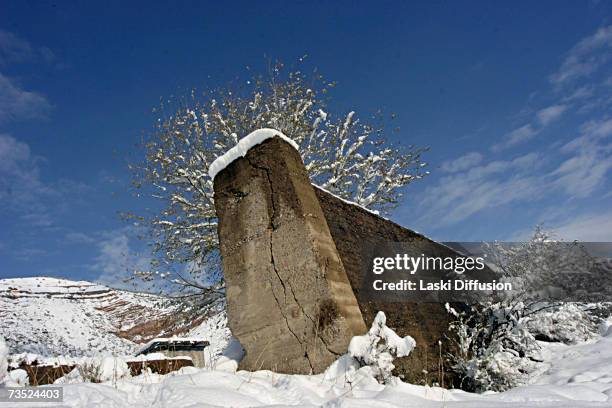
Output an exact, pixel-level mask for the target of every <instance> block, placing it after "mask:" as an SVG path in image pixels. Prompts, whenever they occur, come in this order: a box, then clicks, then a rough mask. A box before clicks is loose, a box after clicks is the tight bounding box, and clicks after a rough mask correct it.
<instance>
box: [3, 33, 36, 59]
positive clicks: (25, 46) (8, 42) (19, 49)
mask: <svg viewBox="0 0 612 408" xmlns="http://www.w3.org/2000/svg"><path fill="white" fill-rule="evenodd" d="M32 54H33V51H32V46H31V45H30V43H29V42H27V41H26V40H24V39H22V38H19V37H17V36H16V35H15V34H13V33H10V32H8V31H4V30H0V64H7V63H9V62H23V61H25V60H28V59H30V58H32Z"/></svg>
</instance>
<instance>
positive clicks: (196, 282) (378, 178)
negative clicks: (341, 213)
mask: <svg viewBox="0 0 612 408" xmlns="http://www.w3.org/2000/svg"><path fill="white" fill-rule="evenodd" d="M334 86H335V84H333V83H329V82H327V81H325V80H324V79H323V78H322V77H321V76H320V75H319V74H317V73H316V72H315V74H314V75H312V76H307V75H305V74H303V73H302V72H300V71H294V72H289V73H285V72H284V70H283V66H282V64H276V65H274V67H273V68H271V72H270V74H269V75H268V76H266V77H261V76H258V77H255V78H254V79H252V80H250V81H247V83H246V85H245V86H244V88H243V89H238V90H230V89H220V90H216V91H210V92H205V93H203V94H197V93H196V92H195V91H194V92H192V94H191V95H190V96H189V97H188V98H186V99H183V100H181V101H180V102H178V103H175V102H170V103H165V104H162V106H161V107H160V109H159V110H158V111H157V112H158V114H159V120H158V122H157V124H156V127H155V131H154V132H153V133H152V134H151V135H150V137H148V140H146V142H145V143H144V146H145V151H146V154H145V159H144V161H143V162H142V163H139V164H135V165H132V166H131V168H132V170H133V173H134V185H135V187H136V188H137V189H138V195H140V196H147V197H154V198H155V199H158V200H159V201H160V202H161V205H160V208H161V209H160V210H159V211H156V212H151V213H149V214H137V215H131V217H132V218H133V219H136V220H138V222H141V223H144V224H146V225H147V226H148V227H149V229H150V232H151V235H152V238H153V239H152V241H153V242H154V247H153V251H154V252H155V253H156V254H157V255H158V256H157V257H156V262H155V264H154V265H152V271H146V272H142V271H140V273H139V275H140V277H142V278H145V279H152V277H154V276H160V272H159V270H162V269H164V268H165V267H166V266H169V265H176V264H180V263H183V264H189V265H191V268H190V272H191V273H190V275H189V277H188V278H187V277H185V276H184V277H183V278H181V279H177V280H176V281H177V282H178V283H181V284H183V285H187V286H190V285H191V286H193V287H195V288H197V287H199V286H201V285H202V284H203V282H205V281H210V277H209V276H208V269H207V268H206V264H207V262H206V259H207V257H208V256H209V254H210V253H211V251H214V250H215V248H216V247H217V243H218V242H217V220H216V216H215V207H214V197H213V181H212V180H211V178H210V177H209V175H208V168H209V166H210V164H211V163H212V162H213V161H214V160H215V159H216V158H217V157H218V156H220V155H222V154H223V153H225V152H226V151H227V150H229V149H230V148H231V147H233V146H234V145H235V144H236V143H237V142H238V140H239V139H240V138H242V137H244V136H246V135H247V134H249V133H250V132H252V131H254V130H256V129H259V128H274V129H277V130H279V131H281V132H283V133H284V134H285V135H287V136H289V137H291V138H292V139H293V140H294V141H295V142H296V143H297V144H298V145H299V147H300V152H301V154H302V157H303V159H304V163H305V165H306V167H307V170H308V172H309V174H310V177H311V179H312V182H313V183H314V184H317V185H319V186H321V187H323V188H324V189H326V190H328V191H330V192H332V193H334V194H336V195H338V196H340V197H342V198H344V199H347V200H351V201H354V202H356V203H358V204H360V205H362V206H364V207H367V208H369V209H372V210H376V211H380V212H383V213H386V212H388V211H389V210H390V209H392V208H393V207H394V206H395V205H397V204H398V203H399V201H400V199H401V197H402V194H403V191H402V188H403V187H405V186H406V185H408V184H410V183H411V182H413V181H415V180H418V179H420V178H422V177H423V176H425V175H426V174H427V172H426V171H424V169H423V168H424V167H425V163H423V162H422V161H421V154H422V153H423V152H424V150H425V149H422V148H415V147H413V146H399V145H395V144H392V143H390V142H388V141H387V140H386V139H385V137H384V127H383V126H382V124H381V125H378V126H374V125H371V124H367V123H364V122H362V120H361V119H359V118H358V117H357V115H356V114H355V112H349V113H348V114H346V115H342V116H340V117H334V116H333V115H331V114H330V113H328V112H327V107H326V100H327V98H328V96H327V95H328V93H329V91H330V90H331V88H333V87H334ZM168 106H172V109H171V111H170V112H168V111H167V109H168ZM155 272H157V275H154V274H155ZM215 273H216V274H217V278H219V277H220V274H219V273H218V272H215ZM214 280H215V279H213V281H214ZM204 284H205V285H206V284H207V283H204Z"/></svg>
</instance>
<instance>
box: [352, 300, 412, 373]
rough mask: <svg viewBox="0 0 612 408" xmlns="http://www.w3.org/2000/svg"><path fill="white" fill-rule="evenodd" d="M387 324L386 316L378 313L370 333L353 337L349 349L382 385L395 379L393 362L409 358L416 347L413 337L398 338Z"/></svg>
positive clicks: (353, 356)
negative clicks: (401, 358)
mask: <svg viewBox="0 0 612 408" xmlns="http://www.w3.org/2000/svg"><path fill="white" fill-rule="evenodd" d="M386 323H387V317H386V316H385V314H384V313H383V312H378V313H377V314H376V317H375V318H374V322H372V327H371V328H370V330H369V331H368V333H366V334H364V335H363V336H355V337H353V338H352V339H351V342H350V344H349V349H348V351H349V355H350V356H351V357H352V358H354V359H355V360H356V361H357V362H358V363H359V365H360V366H362V367H363V366H368V367H370V368H371V370H372V374H373V375H374V377H375V378H376V379H377V380H378V381H379V382H380V383H388V382H389V381H390V380H391V379H392V378H393V375H392V371H393V369H394V368H395V366H394V365H393V360H394V359H395V358H397V357H406V356H408V355H409V354H410V352H411V351H412V350H413V349H414V347H415V346H416V342H415V341H414V339H413V338H412V337H410V336H406V337H403V338H402V337H400V336H398V335H397V334H396V333H395V332H394V331H393V330H392V329H390V328H388V327H387V325H386Z"/></svg>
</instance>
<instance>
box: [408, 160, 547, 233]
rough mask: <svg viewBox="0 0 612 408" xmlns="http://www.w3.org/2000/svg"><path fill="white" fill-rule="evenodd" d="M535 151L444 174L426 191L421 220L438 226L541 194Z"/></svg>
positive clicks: (422, 202)
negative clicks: (512, 158)
mask: <svg viewBox="0 0 612 408" xmlns="http://www.w3.org/2000/svg"><path fill="white" fill-rule="evenodd" d="M538 163H539V156H538V155H537V154H535V153H530V154H526V155H523V156H519V157H517V158H515V159H514V160H507V161H492V162H489V163H487V164H483V165H477V166H474V167H471V168H469V169H466V170H465V171H463V172H457V173H454V174H452V175H449V176H446V177H442V178H441V179H440V181H439V182H438V183H437V184H436V185H434V186H432V187H429V188H427V189H426V190H425V192H424V194H423V196H422V197H423V198H422V200H421V202H420V203H419V205H420V208H421V209H422V210H423V216H422V217H421V221H422V222H423V223H429V224H434V225H448V224H453V223H456V222H459V221H462V220H464V219H467V218H469V217H470V216H472V215H474V214H476V213H478V212H479V211H482V210H485V209H488V208H494V207H498V206H501V205H505V204H509V203H512V202H515V201H518V200H523V199H526V198H530V199H531V198H533V197H536V196H537V195H539V194H540V184H541V183H540V182H539V180H538V176H537V175H536V170H537V166H538Z"/></svg>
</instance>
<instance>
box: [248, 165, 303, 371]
mask: <svg viewBox="0 0 612 408" xmlns="http://www.w3.org/2000/svg"><path fill="white" fill-rule="evenodd" d="M246 159H247V161H248V162H249V164H250V165H251V166H252V167H254V168H255V169H257V170H262V171H263V172H264V173H265V174H266V178H267V179H268V185H269V186H270V202H271V205H272V214H271V216H270V225H269V231H270V234H269V237H270V238H269V242H270V245H269V247H270V262H271V264H272V269H273V270H274V273H275V274H276V277H277V278H278V280H279V282H280V284H281V286H282V287H283V294H284V297H285V304H287V287H286V286H285V282H284V280H283V279H282V278H281V276H280V273H279V271H278V269H277V268H276V262H275V260H274V244H273V241H274V237H273V236H272V235H273V233H274V231H275V230H276V229H277V228H278V226H277V225H278V224H276V223H275V221H276V220H277V218H278V211H277V209H276V203H275V202H274V197H275V193H274V187H273V185H272V178H271V177H270V172H269V170H268V169H267V168H265V167H261V166H257V165H256V164H254V163H253V162H251V160H249V159H248V158H246ZM270 284H271V285H272V295H273V296H274V299H275V300H276V304H277V305H278V308H279V311H280V314H281V316H283V319H284V320H285V324H286V325H287V329H288V330H289V331H290V332H291V334H293V336H294V337H295V339H296V340H297V342H298V343H299V344H300V346H302V347H303V348H304V349H305V350H304V357H305V358H306V361H307V362H308V365H309V366H310V371H311V373H314V366H313V365H312V362H311V361H310V357H309V355H308V344H304V343H303V342H302V341H301V340H300V337H299V336H298V335H297V333H295V332H294V331H293V329H292V328H291V325H290V324H289V319H288V318H287V316H286V315H285V313H284V312H283V307H282V305H281V303H280V300H279V299H278V297H277V296H276V293H274V286H273V284H272V282H270ZM287 284H288V285H289V289H290V290H291V293H292V294H293V299H294V300H295V303H296V304H297V305H298V307H299V308H300V309H301V310H302V312H303V313H304V315H305V316H306V317H308V318H309V319H310V317H309V316H308V315H307V314H306V312H305V311H304V308H303V307H302V305H300V303H299V302H298V301H297V298H296V297H295V293H294V292H293V288H292V287H291V285H290V284H289V283H287ZM311 320H312V319H311ZM313 323H314V322H313Z"/></svg>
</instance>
